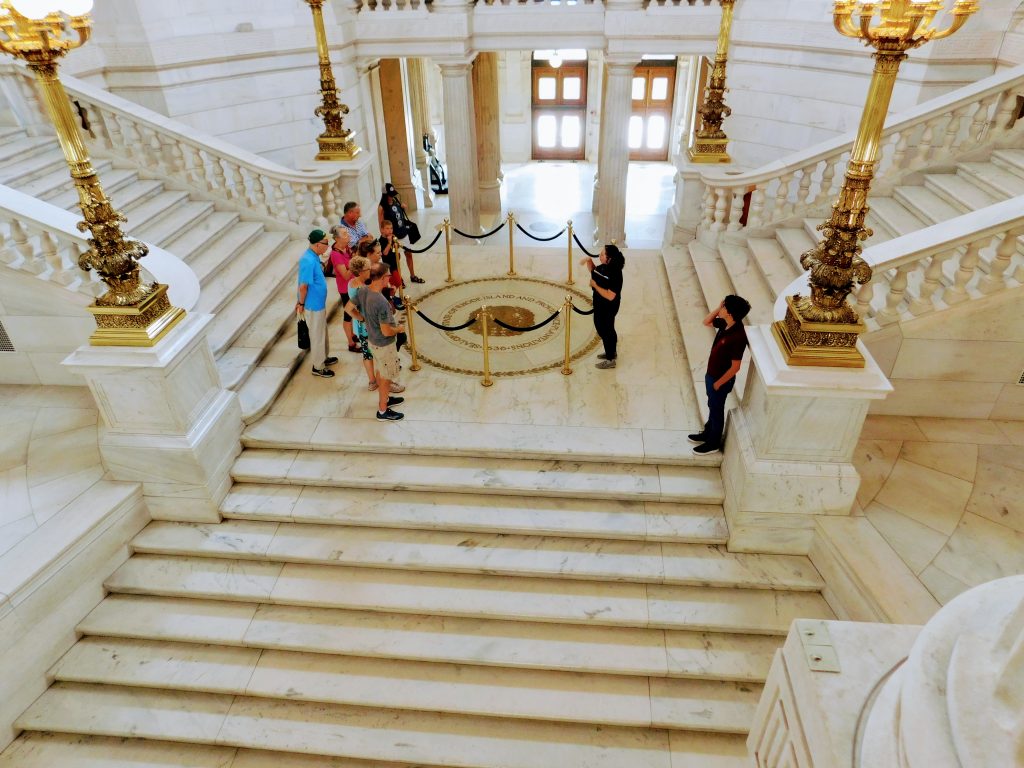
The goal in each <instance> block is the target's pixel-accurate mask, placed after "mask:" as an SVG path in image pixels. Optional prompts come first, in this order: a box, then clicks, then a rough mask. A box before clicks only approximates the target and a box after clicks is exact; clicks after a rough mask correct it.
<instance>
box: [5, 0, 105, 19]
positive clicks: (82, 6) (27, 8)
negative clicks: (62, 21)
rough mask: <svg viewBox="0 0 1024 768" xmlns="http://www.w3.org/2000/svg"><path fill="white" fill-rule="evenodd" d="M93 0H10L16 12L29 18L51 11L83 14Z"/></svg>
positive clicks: (43, 16)
mask: <svg viewBox="0 0 1024 768" xmlns="http://www.w3.org/2000/svg"><path fill="white" fill-rule="evenodd" d="M92 2H93V0H11V5H12V6H13V7H14V10H16V11H17V12H18V13H20V14H21V15H22V16H25V17H26V18H29V19H43V18H46V16H47V15H49V14H51V13H66V14H67V15H68V16H84V15H85V14H87V13H88V12H89V11H90V10H91V9H92Z"/></svg>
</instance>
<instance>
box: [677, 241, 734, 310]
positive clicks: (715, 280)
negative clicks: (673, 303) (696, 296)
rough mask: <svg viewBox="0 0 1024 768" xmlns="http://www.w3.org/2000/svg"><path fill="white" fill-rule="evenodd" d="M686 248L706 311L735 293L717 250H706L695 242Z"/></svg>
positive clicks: (702, 245)
mask: <svg viewBox="0 0 1024 768" xmlns="http://www.w3.org/2000/svg"><path fill="white" fill-rule="evenodd" d="M688 248H689V250H690V258H691V259H692V260H693V268H694V270H696V272H697V276H698V278H699V280H700V290H701V293H702V294H703V295H704V307H706V308H707V309H710V308H711V307H717V306H718V303H719V302H720V301H721V300H722V299H723V298H724V297H726V296H728V295H729V294H730V293H736V288H735V287H734V286H733V284H732V279H731V278H730V277H729V271H728V270H727V269H726V268H725V265H724V264H723V263H722V259H721V257H720V256H719V254H718V251H717V250H715V249H712V248H708V247H707V246H706V245H704V244H702V243H700V242H699V241H697V240H692V241H691V242H690V243H688ZM704 311H706V310H704Z"/></svg>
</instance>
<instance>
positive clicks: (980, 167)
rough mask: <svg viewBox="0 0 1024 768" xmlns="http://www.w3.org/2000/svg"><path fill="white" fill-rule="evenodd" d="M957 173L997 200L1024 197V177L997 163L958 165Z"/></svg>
mask: <svg viewBox="0 0 1024 768" xmlns="http://www.w3.org/2000/svg"><path fill="white" fill-rule="evenodd" d="M956 172H957V175H958V176H962V177H963V178H965V179H967V180H968V181H970V182H971V183H972V184H974V185H975V186H977V187H979V188H980V189H982V190H984V191H985V192H987V193H988V194H989V195H991V196H992V197H994V198H995V199H997V200H1008V199H1009V198H1011V197H1017V196H1019V195H1024V177H1022V176H1020V175H1019V174H1018V173H1016V172H1014V171H1013V170H1009V169H1007V168H1004V167H1001V166H999V165H997V164H995V163H958V164H957V167H956Z"/></svg>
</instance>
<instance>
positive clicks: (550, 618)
mask: <svg viewBox="0 0 1024 768" xmlns="http://www.w3.org/2000/svg"><path fill="white" fill-rule="evenodd" d="M156 557H159V556H156ZM133 559H134V558H133ZM197 559H200V560H214V558H197ZM131 562H132V561H131V560H129V562H128V563H126V564H125V565H123V566H121V568H119V569H118V570H117V571H115V572H114V574H112V575H111V577H110V578H109V579H108V580H107V581H105V582H104V584H103V587H104V589H105V590H106V591H107V593H108V594H118V595H144V596H145V595H149V596H153V597H169V598H186V599H193V598H199V599H204V600H216V601H222V602H232V603H239V602H242V603H252V602H258V603H266V604H268V605H282V606H290V607H300V608H334V609H340V610H352V611H372V612H377V613H388V614H403V615H409V614H412V615H422V614H423V610H422V607H414V606H405V605H403V606H399V607H395V606H388V607H386V608H384V607H368V606H365V605H349V604H344V603H341V602H334V603H325V602H324V601H323V599H321V600H313V599H311V598H290V597H286V598H281V597H275V596H274V595H272V594H267V595H254V594H239V593H234V592H230V591H228V590H224V589H221V590H218V591H214V590H211V589H206V588H204V589H185V588H177V589H174V588H167V587H153V586H151V585H150V584H142V585H136V584H127V585H122V584H118V583H117V582H118V575H119V573H120V572H121V571H122V570H124V569H125V567H126V566H128V565H129V564H130V563H131ZM221 562H224V561H223V560H221ZM235 562H237V561H235ZM285 567H287V566H285ZM300 567H301V566H300ZM304 567H306V568H327V567H330V566H309V565H307V566H304ZM337 567H338V568H346V567H348V566H337ZM353 570H354V569H353ZM360 570H374V569H369V568H367V569H360ZM377 570H379V569H377ZM389 573H396V572H394V571H391V572H389ZM398 573H403V574H409V573H416V571H400V572H398ZM429 575H431V576H433V575H435V574H429ZM451 576H452V577H453V578H463V577H467V576H470V574H451ZM510 578H517V577H494V579H495V584H496V585H497V583H498V581H499V580H505V581H507V580H508V579H510ZM523 580H524V581H531V582H540V581H543V579H526V578H525V577H524V578H523ZM549 581H555V580H550V579H549ZM555 583H556V584H558V585H559V586H565V585H566V584H572V583H582V584H587V585H593V584H595V583H596V582H593V581H584V580H581V579H571V580H570V579H562V580H557V581H555ZM634 586H636V585H634ZM644 586H645V587H647V586H652V587H664V588H666V589H674V590H697V589H707V590H718V591H721V592H727V591H728V592H734V591H741V592H747V593H751V594H756V595H764V596H765V598H764V599H766V600H767V599H768V596H771V597H772V599H775V598H777V597H778V595H780V594H792V595H813V594H815V593H814V592H794V591H792V590H761V589H744V588H742V587H705V588H701V587H693V586H677V585H667V584H666V585H660V584H652V585H644ZM645 591H646V590H645ZM722 597H723V598H724V595H723V596H722ZM638 599H639V598H638ZM643 600H644V602H645V604H646V603H649V602H650V598H649V597H647V596H646V595H645V597H644V598H643ZM431 614H432V615H438V616H451V617H453V618H463V619H480V620H494V619H503V620H505V621H515V622H527V623H530V624H572V625H578V626H602V627H633V628H639V629H663V630H679V629H687V630H690V631H695V632H704V633H718V634H742V635H763V636H772V637H776V636H777V637H785V636H786V634H788V631H789V627H788V626H787V627H778V628H770V627H764V626H763V625H761V624H759V625H757V626H736V625H735V624H732V625H730V624H726V623H724V622H721V621H719V622H717V623H716V622H714V621H706V622H704V623H700V622H691V623H686V624H679V623H670V622H665V621H657V620H654V621H652V620H651V619H650V617H648V618H647V619H646V620H642V621H641V620H638V619H613V620H609V619H606V618H603V617H601V616H600V615H593V616H588V617H587V618H581V617H579V616H572V615H566V614H565V613H564V612H562V613H560V614H558V615H556V614H554V613H552V614H551V615H547V616H537V615H531V616H521V617H518V618H517V617H515V616H511V615H509V614H496V613H493V612H492V613H485V612H483V611H481V610H474V611H464V610H458V609H452V608H448V607H446V608H443V609H442V608H434V609H433V610H432V611H431ZM689 618H692V617H689ZM809 618H813V617H809Z"/></svg>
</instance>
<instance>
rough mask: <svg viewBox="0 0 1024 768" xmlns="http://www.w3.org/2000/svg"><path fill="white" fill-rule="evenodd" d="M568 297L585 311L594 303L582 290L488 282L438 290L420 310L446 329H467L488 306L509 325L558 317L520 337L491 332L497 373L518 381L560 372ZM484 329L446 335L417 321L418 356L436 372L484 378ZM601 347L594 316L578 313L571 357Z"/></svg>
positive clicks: (519, 280)
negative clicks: (546, 372) (532, 375)
mask: <svg viewBox="0 0 1024 768" xmlns="http://www.w3.org/2000/svg"><path fill="white" fill-rule="evenodd" d="M567 295H571V296H572V300H573V304H575V306H577V307H579V308H580V309H583V310H589V309H590V307H591V300H590V297H589V296H587V295H586V294H585V293H583V292H581V291H579V290H578V289H576V288H570V287H568V286H566V285H564V284H559V283H556V282H553V281H549V280H540V279H537V278H530V277H487V278H478V279H475V280H467V281H465V282H461V283H456V284H454V285H446V286H442V287H440V288H437V289H435V290H433V291H431V292H429V293H427V294H425V295H424V296H422V297H421V298H420V300H419V301H418V302H417V308H418V309H419V310H420V312H422V313H423V314H425V315H426V316H427V317H429V318H430V319H431V320H433V321H435V322H438V323H441V324H442V325H447V326H454V325H461V324H462V323H464V322H466V320H468V319H469V318H470V317H476V316H478V315H479V313H480V311H481V308H482V307H484V306H486V307H487V309H488V314H489V316H490V317H494V318H497V319H499V320H501V321H502V322H504V323H505V324H507V325H514V326H517V327H526V326H533V325H536V324H538V323H540V322H543V321H544V320H547V319H548V318H550V317H551V316H552V315H557V316H556V317H555V318H554V319H553V320H551V322H549V323H548V324H547V325H545V326H544V327H543V328H539V329H537V330H533V331H514V330H509V329H506V328H502V327H501V326H499V325H497V324H496V323H491V324H490V325H489V326H488V336H489V346H490V362H491V373H492V375H494V376H518V375H527V374H532V373H540V372H542V371H547V370H551V369H553V368H560V367H561V365H562V361H563V356H564V354H565V321H564V317H563V315H562V314H561V312H560V310H561V308H562V306H563V304H564V302H565V297H566V296H567ZM481 333H482V328H481V324H480V323H474V324H473V325H471V326H470V327H469V328H464V329H462V330H460V331H441V330H438V329H437V328H434V327H432V326H430V325H428V324H427V323H425V322H423V320H422V319H421V318H419V317H417V318H416V347H417V349H416V351H417V353H418V354H419V357H420V360H421V361H422V362H423V363H425V364H427V365H431V366H433V367H435V368H440V369H441V370H445V371H450V372H452V373H461V374H466V375H470V376H480V375H482V374H483V339H482V337H481ZM597 343H598V338H597V334H596V333H595V332H594V322H593V319H592V318H591V317H590V316H584V315H579V314H576V313H573V317H572V323H571V336H570V344H569V349H570V355H571V359H573V360H575V359H577V358H579V357H582V356H583V355H586V354H588V353H589V352H591V351H592V350H593V349H594V347H595V346H596V345H597Z"/></svg>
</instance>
